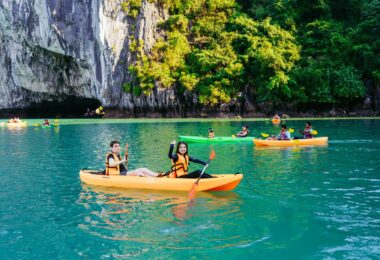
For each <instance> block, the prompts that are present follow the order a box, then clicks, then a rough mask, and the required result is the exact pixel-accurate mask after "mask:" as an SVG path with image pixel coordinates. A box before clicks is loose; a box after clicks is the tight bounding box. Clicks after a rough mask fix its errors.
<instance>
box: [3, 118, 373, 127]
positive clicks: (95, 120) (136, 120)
mask: <svg viewBox="0 0 380 260" xmlns="http://www.w3.org/2000/svg"><path fill="white" fill-rule="evenodd" d="M44 119H46V118H29V119H28V118H21V120H23V121H27V123H28V126H33V124H38V123H39V124H41V123H42V121H43V120H44ZM47 119H49V121H50V123H51V124H53V123H55V122H54V121H55V120H58V121H59V122H58V124H59V125H78V124H121V123H172V122H184V123H186V122H189V123H191V122H214V121H222V122H268V123H269V122H270V123H271V118H241V119H235V118H60V119H57V118H47ZM7 120H8V119H4V118H0V123H3V122H4V123H6V122H7ZM301 120H307V121H318V120H320V121H324V120H380V117H325V118H322V117H320V118H307V117H295V118H288V119H286V120H284V121H301Z"/></svg>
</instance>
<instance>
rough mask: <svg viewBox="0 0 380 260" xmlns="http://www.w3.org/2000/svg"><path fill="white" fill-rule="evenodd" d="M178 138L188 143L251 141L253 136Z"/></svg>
mask: <svg viewBox="0 0 380 260" xmlns="http://www.w3.org/2000/svg"><path fill="white" fill-rule="evenodd" d="M179 140H180V141H184V142H189V143H252V140H253V137H231V136H217V137H214V138H208V137H202V136H180V137H179Z"/></svg>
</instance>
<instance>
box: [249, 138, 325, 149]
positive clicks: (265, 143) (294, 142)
mask: <svg viewBox="0 0 380 260" xmlns="http://www.w3.org/2000/svg"><path fill="white" fill-rule="evenodd" d="M327 141H328V137H316V138H311V139H292V140H263V139H254V140H253V142H254V143H255V145H256V146H267V147H268V146H277V147H278V146H281V147H287V146H302V145H324V144H327Z"/></svg>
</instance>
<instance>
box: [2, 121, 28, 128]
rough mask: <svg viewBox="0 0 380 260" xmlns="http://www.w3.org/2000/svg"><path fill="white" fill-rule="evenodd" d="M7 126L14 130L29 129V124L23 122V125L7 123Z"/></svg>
mask: <svg viewBox="0 0 380 260" xmlns="http://www.w3.org/2000/svg"><path fill="white" fill-rule="evenodd" d="M5 125H6V126H8V127H11V128H12V127H13V128H18V127H27V123H26V122H21V123H6V124H5Z"/></svg>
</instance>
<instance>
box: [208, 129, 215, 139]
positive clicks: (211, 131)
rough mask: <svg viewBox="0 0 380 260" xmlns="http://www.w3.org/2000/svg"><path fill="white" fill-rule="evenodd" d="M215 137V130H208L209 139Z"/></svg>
mask: <svg viewBox="0 0 380 260" xmlns="http://www.w3.org/2000/svg"><path fill="white" fill-rule="evenodd" d="M214 137H215V133H214V130H212V128H209V129H208V138H210V139H213V138H214Z"/></svg>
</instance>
